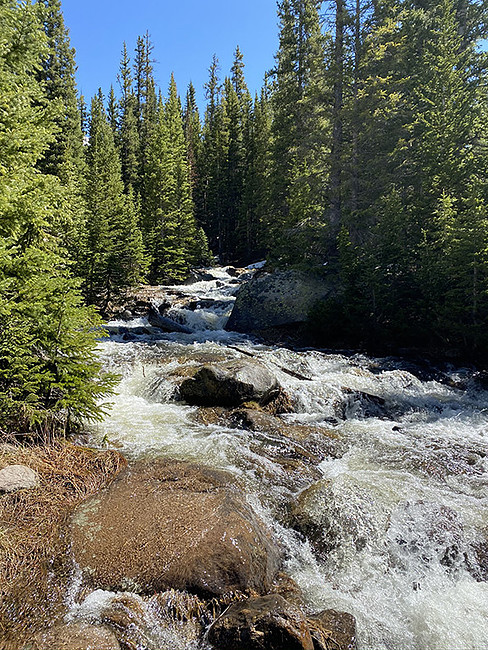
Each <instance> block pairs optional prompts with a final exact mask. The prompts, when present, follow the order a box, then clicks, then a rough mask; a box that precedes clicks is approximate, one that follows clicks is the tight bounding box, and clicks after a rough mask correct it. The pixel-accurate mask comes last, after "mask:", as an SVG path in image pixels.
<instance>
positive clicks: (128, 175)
mask: <svg viewBox="0 0 488 650" xmlns="http://www.w3.org/2000/svg"><path fill="white" fill-rule="evenodd" d="M118 80H119V85H120V89H121V93H122V97H121V99H120V129H119V141H120V157H121V161H122V178H123V180H124V186H125V189H126V191H129V188H131V187H132V188H140V186H141V180H140V176H139V174H140V157H141V156H140V139H139V131H138V113H137V111H138V108H137V98H136V95H135V94H134V88H133V78H132V70H131V62H130V58H129V54H128V52H127V46H126V44H125V43H124V45H123V49H122V58H121V61H120V71H119V76H118Z"/></svg>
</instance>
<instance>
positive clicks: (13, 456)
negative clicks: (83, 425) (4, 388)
mask: <svg viewBox="0 0 488 650" xmlns="http://www.w3.org/2000/svg"><path fill="white" fill-rule="evenodd" d="M125 464H126V461H125V459H124V458H123V457H122V456H121V455H120V454H118V453H117V452H116V451H99V450H93V449H88V448H83V447H79V446H76V445H73V444H71V443H59V444H55V445H53V446H47V447H21V446H15V445H6V444H4V445H0V470H2V469H4V468H6V467H9V466H12V465H20V466H25V467H28V468H30V469H31V470H33V471H34V472H35V474H36V476H37V477H38V481H37V485H36V486H35V487H33V488H30V489H21V490H18V491H13V492H10V493H4V494H0V648H1V649H2V650H19V648H21V647H22V646H23V643H24V641H26V640H27V639H28V637H30V636H31V634H32V633H33V632H34V631H36V629H41V628H43V627H46V626H48V625H51V624H52V622H53V621H55V620H56V619H57V618H58V617H59V616H60V615H62V614H64V611H63V610H64V601H65V598H66V589H67V584H68V583H69V580H70V579H71V566H69V565H68V563H67V549H66V544H67V540H65V539H63V538H62V537H61V535H60V531H61V528H62V526H63V523H64V521H65V519H66V517H67V516H68V515H69V513H70V512H71V511H72V510H73V508H74V507H75V506H76V505H77V504H79V503H81V502H82V501H83V500H84V499H86V498H87V497H88V496H89V495H91V494H95V493H97V492H98V491H99V490H100V489H101V488H102V487H104V486H106V485H107V484H108V483H110V481H112V480H113V478H114V477H115V476H116V475H117V474H118V472H119V471H120V469H121V468H122V467H124V465H125Z"/></svg>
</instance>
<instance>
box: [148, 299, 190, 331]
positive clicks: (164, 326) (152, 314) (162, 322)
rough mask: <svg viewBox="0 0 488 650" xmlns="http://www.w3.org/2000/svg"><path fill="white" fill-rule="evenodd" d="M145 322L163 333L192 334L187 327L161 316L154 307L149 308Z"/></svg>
mask: <svg viewBox="0 0 488 650" xmlns="http://www.w3.org/2000/svg"><path fill="white" fill-rule="evenodd" d="M147 320H148V321H149V324H150V325H152V326H153V327H157V328H158V329H160V330H162V331H163V332H181V333H182V334H191V333H192V330H191V329H190V328H189V327H186V325H181V323H177V322H176V321H174V320H172V319H171V318H167V317H166V316H162V315H161V314H160V313H159V311H158V310H157V309H156V307H154V306H152V307H151V309H150V311H149V314H148V315H147Z"/></svg>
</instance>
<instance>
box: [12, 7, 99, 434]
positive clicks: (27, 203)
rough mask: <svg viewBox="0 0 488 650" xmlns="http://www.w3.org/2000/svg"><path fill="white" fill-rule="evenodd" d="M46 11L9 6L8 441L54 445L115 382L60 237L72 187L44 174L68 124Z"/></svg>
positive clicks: (95, 411) (90, 413) (91, 413)
mask: <svg viewBox="0 0 488 650" xmlns="http://www.w3.org/2000/svg"><path fill="white" fill-rule="evenodd" d="M37 9H38V8H33V7H32V5H30V4H28V3H25V4H19V3H17V2H15V0H6V1H5V2H3V3H2V4H1V5H0V25H1V30H2V45H1V48H0V103H1V105H2V107H3V109H2V111H1V112H0V168H1V169H2V170H3V173H2V174H1V175H0V217H1V218H0V433H1V434H5V433H11V434H13V435H19V436H20V435H25V434H30V435H33V436H40V437H42V438H43V439H44V440H46V441H47V440H50V439H51V438H52V437H53V436H55V435H58V434H59V433H64V432H66V431H68V430H69V429H70V428H71V426H72V425H74V424H76V422H80V420H81V418H84V417H98V416H99V415H100V412H101V410H100V407H99V406H98V405H97V401H98V399H99V397H100V396H101V395H102V394H103V393H104V392H106V390H107V388H108V387H109V382H107V381H102V380H101V379H100V377H99V369H100V365H99V363H98V362H97V360H96V354H95V345H96V341H95V337H96V336H97V335H98V334H97V325H98V320H97V318H96V316H95V314H94V312H93V310H91V309H89V308H86V307H83V306H82V299H81V294H80V293H79V291H78V288H77V283H76V282H75V281H74V280H73V279H72V278H71V276H70V269H69V264H68V263H67V262H66V252H65V250H64V249H63V248H62V246H61V244H60V239H59V237H58V236H57V233H58V232H59V230H60V225H61V224H63V223H64V222H65V221H66V215H64V214H62V212H63V208H64V206H65V202H64V198H63V196H64V190H63V187H62V186H61V184H60V182H59V180H58V179H57V178H55V177H54V176H52V175H51V176H47V175H45V174H43V173H41V172H39V170H38V169H36V166H37V165H39V161H40V160H41V158H42V156H43V155H44V154H46V152H48V151H49V152H51V153H52V152H53V151H54V149H53V148H51V147H52V146H53V145H54V144H56V143H59V140H57V139H56V133H57V128H58V125H59V124H60V122H61V121H62V113H61V114H58V113H57V111H58V110H60V108H62V105H61V104H60V103H59V102H53V101H51V100H49V98H47V97H46V96H45V95H44V94H43V92H42V86H41V84H40V83H39V77H40V76H41V70H42V63H43V62H45V61H46V58H47V55H48V49H47V44H46V41H47V39H46V36H45V32H44V31H43V29H42V24H41V23H40V22H39V21H38V18H37V15H36V14H37ZM48 158H49V155H48V156H46V157H45V159H44V160H47V159H48ZM51 160H55V158H54V157H53V158H51Z"/></svg>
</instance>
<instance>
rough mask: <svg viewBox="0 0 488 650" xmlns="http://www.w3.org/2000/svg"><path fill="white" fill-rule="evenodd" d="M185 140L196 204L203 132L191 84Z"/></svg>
mask: <svg viewBox="0 0 488 650" xmlns="http://www.w3.org/2000/svg"><path fill="white" fill-rule="evenodd" d="M183 121H184V130H185V140H186V155H187V158H188V165H189V167H190V183H191V188H192V197H193V201H194V203H196V201H197V196H198V195H197V187H198V160H199V156H200V146H201V140H200V136H201V130H202V125H201V123H200V115H199V113H198V106H197V102H196V97H195V88H194V86H193V84H192V83H191V82H190V84H189V86H188V91H187V93H186V102H185V110H184V113H183Z"/></svg>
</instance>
